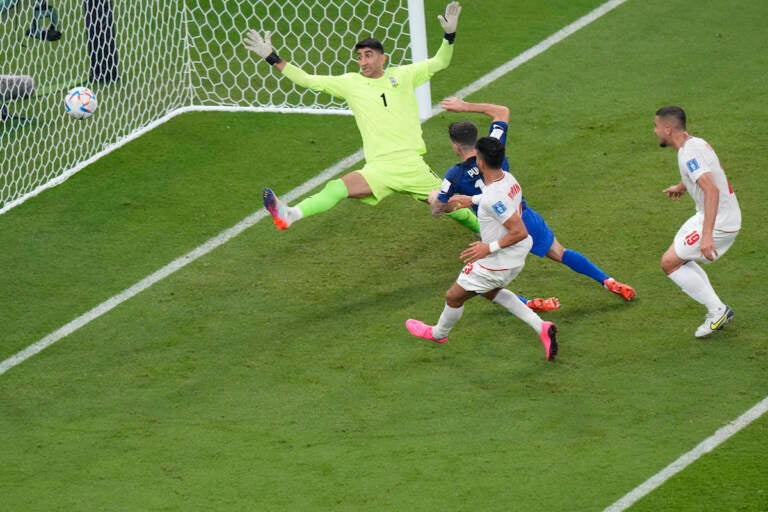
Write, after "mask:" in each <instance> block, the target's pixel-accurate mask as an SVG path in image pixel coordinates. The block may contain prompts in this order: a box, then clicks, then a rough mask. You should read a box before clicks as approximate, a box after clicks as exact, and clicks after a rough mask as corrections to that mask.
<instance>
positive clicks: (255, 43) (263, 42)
mask: <svg viewBox="0 0 768 512" xmlns="http://www.w3.org/2000/svg"><path fill="white" fill-rule="evenodd" d="M271 37H272V32H270V31H266V32H264V37H262V36H261V34H259V33H258V32H257V31H255V30H250V31H249V32H248V34H246V36H245V39H244V40H243V44H244V45H245V47H246V48H248V49H249V50H250V51H252V52H253V53H255V54H256V55H258V56H259V57H261V58H262V59H265V60H266V61H267V62H268V63H269V64H277V63H278V62H280V60H281V59H280V57H278V56H277V53H275V50H274V49H273V48H272V42H271V41H270V38H271Z"/></svg>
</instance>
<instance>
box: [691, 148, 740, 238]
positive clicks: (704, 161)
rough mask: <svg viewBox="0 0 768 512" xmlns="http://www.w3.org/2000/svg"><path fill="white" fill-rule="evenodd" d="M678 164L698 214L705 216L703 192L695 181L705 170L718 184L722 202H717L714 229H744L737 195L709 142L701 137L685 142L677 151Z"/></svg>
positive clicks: (730, 230) (731, 230)
mask: <svg viewBox="0 0 768 512" xmlns="http://www.w3.org/2000/svg"><path fill="white" fill-rule="evenodd" d="M677 164H678V166H679V167H680V176H681V177H682V180H683V184H684V185H685V188H686V190H687V191H688V194H689V195H690V196H691V198H693V201H694V203H696V213H698V214H699V215H702V216H703V215H704V191H703V190H701V188H700V187H699V186H698V185H697V184H696V181H697V180H698V179H699V177H701V175H702V174H704V173H707V172H708V173H710V174H711V176H712V179H713V180H714V182H715V185H717V189H718V190H719V192H720V194H719V196H720V201H719V204H718V205H717V217H716V218H715V229H717V230H721V231H729V232H733V231H738V230H739V229H741V209H740V208H739V201H738V200H737V199H736V194H735V193H734V192H733V188H731V184H730V183H729V182H728V178H727V177H726V175H725V171H724V170H723V167H722V165H720V160H719V159H718V158H717V155H716V154H715V151H714V150H713V149H712V147H711V146H710V145H709V144H707V141H705V140H704V139H701V138H699V137H691V138H689V139H688V140H686V141H685V143H684V144H683V145H682V147H681V148H680V150H679V151H678V152H677Z"/></svg>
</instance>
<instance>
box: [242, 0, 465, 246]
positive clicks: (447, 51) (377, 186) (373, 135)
mask: <svg viewBox="0 0 768 512" xmlns="http://www.w3.org/2000/svg"><path fill="white" fill-rule="evenodd" d="M460 12H461V6H460V5H459V3H458V2H451V3H449V4H448V6H447V7H446V9H445V14H444V15H442V16H438V20H439V21H440V24H441V25H442V27H443V30H444V32H445V34H444V38H443V41H442V44H441V45H440V49H439V50H438V51H437V53H436V54H435V56H434V57H432V58H430V59H427V60H425V61H421V62H416V63H413V64H409V65H405V66H394V67H388V68H386V69H385V68H384V64H385V63H386V60H387V56H386V54H385V53H384V47H383V46H382V44H381V42H379V41H378V40H376V39H365V40H363V41H360V42H359V43H357V45H355V53H356V55H357V63H358V65H359V66H360V73H346V74H343V75H338V76H327V75H322V76H321V75H309V74H307V73H306V72H304V71H303V70H301V69H300V68H298V67H296V66H294V65H293V64H290V63H288V62H286V61H285V60H283V59H281V58H280V57H278V56H277V53H275V51H274V50H273V48H272V44H271V42H270V37H271V34H270V32H266V33H265V34H264V35H263V36H262V35H261V34H260V33H259V32H257V31H255V30H251V31H250V32H249V33H248V35H247V36H246V39H245V46H246V47H247V48H248V49H249V50H251V51H253V52H255V53H256V54H257V55H259V56H260V57H262V58H264V59H265V60H266V61H267V62H268V63H269V64H271V65H272V66H274V67H275V68H277V69H278V70H279V71H281V72H282V74H283V75H284V76H285V77H286V78H288V79H289V80H291V81H293V82H295V83H296V84H298V85H300V86H302V87H306V88H309V89H311V90H313V91H323V92H325V93H328V94H330V95H332V96H334V97H336V98H342V99H344V100H345V101H346V102H347V104H348V105H349V108H350V109H351V110H352V113H353V114H354V116H355V121H356V123H357V128H358V130H359V131H360V135H361V136H362V139H363V152H364V154H365V161H366V163H365V166H364V167H363V168H362V169H361V170H359V171H353V172H350V173H348V174H346V175H344V176H343V177H342V178H341V179H334V180H331V181H329V182H328V183H327V184H326V185H325V187H324V188H323V189H322V190H321V191H319V192H318V193H317V194H314V195H312V196H310V197H308V198H306V199H304V200H302V201H301V202H299V203H298V204H297V205H296V206H288V205H287V204H285V203H284V202H283V201H280V200H279V199H278V197H277V196H276V195H275V193H274V192H273V191H272V190H271V189H269V188H266V189H264V206H265V207H266V209H267V210H268V211H269V213H270V214H271V215H272V217H273V220H274V222H275V225H276V226H277V228H278V229H287V228H288V227H290V226H291V225H292V224H293V223H294V222H297V221H298V220H300V219H302V218H305V217H309V216H311V215H316V214H318V213H322V212H325V211H327V210H330V209H331V208H333V207H334V206H335V205H336V204H338V203H339V202H340V201H341V200H342V199H344V198H347V197H349V198H353V199H360V200H361V201H363V202H365V203H368V204H372V205H373V204H377V203H378V202H379V201H381V200H382V199H384V198H385V197H387V196H388V195H390V194H392V193H393V192H399V193H404V194H409V195H410V196H411V197H413V198H415V199H418V200H422V201H426V199H427V196H428V195H429V192H430V191H431V190H432V189H434V188H437V187H438V186H439V185H440V180H439V178H438V177H437V176H436V175H435V174H434V173H433V172H432V170H431V169H430V168H429V166H428V165H427V163H426V162H425V161H424V159H423V158H422V155H423V154H424V153H425V152H426V146H425V144H424V140H423V138H422V131H421V123H420V121H419V113H418V104H417V102H416V94H415V92H414V89H415V88H416V87H417V86H419V85H421V84H423V83H425V82H427V81H428V80H429V79H430V77H432V75H434V74H435V73H437V72H438V71H440V70H443V69H445V68H446V67H448V64H449V63H450V62H451V58H452V56H453V42H454V38H455V37H456V26H457V24H458V19H459V14H460ZM450 215H451V217H452V218H453V219H455V220H456V221H458V222H459V223H461V224H462V225H464V226H466V227H468V228H469V229H471V230H473V231H475V232H477V231H478V224H477V218H476V217H475V215H474V213H473V212H472V210H469V209H464V210H456V211H454V212H450Z"/></svg>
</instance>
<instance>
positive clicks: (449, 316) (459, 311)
mask: <svg viewBox="0 0 768 512" xmlns="http://www.w3.org/2000/svg"><path fill="white" fill-rule="evenodd" d="M463 314H464V306H461V307H458V308H452V307H451V306H449V305H448V304H446V305H445V307H444V308H443V312H442V313H440V319H439V320H438V321H437V325H435V326H434V327H432V337H433V338H435V339H438V340H439V339H441V338H445V337H446V336H448V332H449V331H450V330H451V329H452V328H453V326H454V325H456V322H458V321H459V319H460V318H461V315H463Z"/></svg>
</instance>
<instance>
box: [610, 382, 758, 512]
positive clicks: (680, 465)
mask: <svg viewBox="0 0 768 512" xmlns="http://www.w3.org/2000/svg"><path fill="white" fill-rule="evenodd" d="M766 411H768V396H767V397H765V398H763V399H762V400H761V401H760V402H758V403H757V404H756V405H754V406H753V407H752V408H751V409H749V410H748V411H747V412H745V413H744V414H742V415H741V416H739V417H738V418H736V419H735V420H733V421H731V422H730V423H728V424H727V425H725V426H724V427H722V428H720V429H718V430H717V432H715V433H714V434H712V435H711V436H709V437H708V438H706V439H705V440H703V441H702V442H700V443H699V444H698V445H697V446H696V447H695V448H694V449H693V450H691V451H689V452H687V453H684V454H683V455H681V456H680V457H678V459H677V460H676V461H674V462H673V463H672V464H670V465H669V466H667V467H665V468H664V469H662V470H661V471H659V472H658V473H656V474H655V475H653V476H652V477H651V478H649V479H648V480H646V481H645V482H643V483H642V484H640V485H638V486H637V487H635V488H634V489H633V490H631V491H630V492H628V493H627V494H625V495H624V496H623V497H622V498H621V499H619V500H618V501H617V502H616V503H614V504H612V505H611V506H609V507H608V508H606V509H605V510H604V511H603V512H622V511H624V510H626V509H628V508H629V507H631V506H632V505H634V504H635V503H636V502H637V501H639V500H640V499H641V498H643V497H644V496H646V495H648V494H650V493H651V492H652V491H654V490H656V489H657V488H659V487H660V486H661V485H662V484H663V483H664V482H666V481H667V480H669V479H670V478H672V477H673V476H675V475H676V474H677V473H679V472H680V471H682V470H684V469H685V468H687V467H688V466H690V465H691V464H693V463H694V462H696V461H697V460H698V459H699V458H700V457H701V456H702V455H705V454H707V453H709V452H711V451H712V450H714V449H715V448H717V447H718V446H719V445H721V444H722V443H724V442H725V441H727V440H728V439H729V438H731V437H732V436H733V435H735V434H736V433H737V432H738V431H739V430H741V429H743V428H744V427H746V426H747V425H749V424H750V423H752V422H753V421H755V420H756V419H758V418H759V417H761V416H762V415H763V414H765V413H766Z"/></svg>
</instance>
